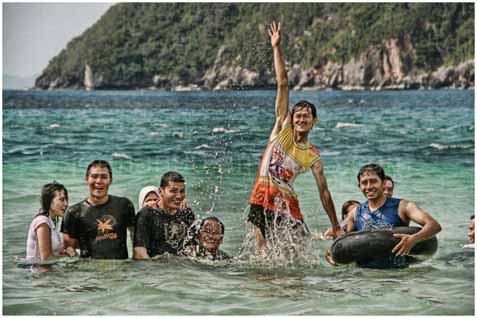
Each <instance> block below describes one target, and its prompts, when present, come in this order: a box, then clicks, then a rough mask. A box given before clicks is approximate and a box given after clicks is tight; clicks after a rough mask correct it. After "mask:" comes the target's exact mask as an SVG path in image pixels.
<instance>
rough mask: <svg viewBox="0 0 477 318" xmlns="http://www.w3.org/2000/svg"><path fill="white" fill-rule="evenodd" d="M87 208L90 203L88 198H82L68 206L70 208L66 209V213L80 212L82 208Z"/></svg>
mask: <svg viewBox="0 0 477 318" xmlns="http://www.w3.org/2000/svg"><path fill="white" fill-rule="evenodd" d="M86 208H88V205H87V204H86V199H84V200H81V201H80V202H78V203H75V204H73V205H70V206H69V207H68V209H66V212H65V213H72V214H75V213H80V212H81V211H82V210H84V209H86Z"/></svg>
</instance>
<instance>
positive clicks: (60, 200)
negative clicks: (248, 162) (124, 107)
mask: <svg viewBox="0 0 477 318" xmlns="http://www.w3.org/2000/svg"><path fill="white" fill-rule="evenodd" d="M85 180H86V183H87V185H88V188H89V195H88V197H87V198H86V199H84V200H83V201H81V202H79V203H77V204H75V205H72V206H71V207H69V208H68V209H67V207H68V191H67V190H66V188H65V187H64V186H63V185H62V184H60V183H56V182H53V183H49V184H46V185H44V186H43V188H42V193H41V208H40V211H39V212H38V214H37V215H36V217H35V218H34V219H33V221H32V223H31V225H30V230H29V236H28V240H27V260H46V259H49V258H51V257H55V256H66V255H68V256H75V255H76V251H77V249H79V252H80V256H81V257H90V258H96V259H126V258H128V249H127V244H126V243H127V232H128V230H129V232H130V233H131V238H132V240H133V246H134V250H133V258H134V259H148V258H154V257H155V256H157V255H161V254H163V253H166V252H167V253H170V254H173V255H188V256H197V257H208V258H210V259H214V260H216V259H225V258H227V257H228V255H227V254H226V253H224V252H222V251H221V250H220V249H219V246H220V244H221V243H222V241H223V236H224V230H225V226H224V224H223V223H222V222H221V221H220V220H219V219H218V218H216V217H206V218H204V219H201V220H196V216H195V214H194V212H193V211H192V210H191V209H190V208H189V207H188V206H187V204H186V202H185V196H186V192H185V185H186V183H185V179H184V177H183V176H182V175H181V174H179V173H177V172H174V171H169V172H167V173H165V174H164V175H163V176H162V179H161V184H160V186H159V187H155V186H147V187H144V188H143V189H142V191H141V192H140V194H139V211H138V213H137V215H136V214H135V209H134V205H133V204H132V202H131V201H130V200H129V199H128V198H125V197H119V196H114V195H111V194H109V186H110V185H111V183H112V180H113V173H112V169H111V166H110V164H109V163H108V162H107V161H104V160H94V161H92V162H91V163H90V164H89V165H88V167H87V169H86V176H85ZM58 217H62V218H63V220H62V223H61V232H62V233H63V240H61V239H60V235H59V233H58V231H57V229H56V224H57V222H56V221H55V220H56V219H57V218H58Z"/></svg>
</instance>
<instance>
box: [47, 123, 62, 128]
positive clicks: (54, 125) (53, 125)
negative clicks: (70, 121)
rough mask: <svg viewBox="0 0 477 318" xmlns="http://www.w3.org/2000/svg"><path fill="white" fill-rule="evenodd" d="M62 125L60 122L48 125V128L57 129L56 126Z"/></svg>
mask: <svg viewBox="0 0 477 318" xmlns="http://www.w3.org/2000/svg"><path fill="white" fill-rule="evenodd" d="M60 127H61V125H60V124H51V125H50V126H48V129H55V128H60Z"/></svg>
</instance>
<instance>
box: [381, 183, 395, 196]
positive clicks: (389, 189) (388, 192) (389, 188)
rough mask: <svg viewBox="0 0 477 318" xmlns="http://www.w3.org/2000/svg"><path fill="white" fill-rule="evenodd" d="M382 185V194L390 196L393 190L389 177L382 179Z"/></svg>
mask: <svg viewBox="0 0 477 318" xmlns="http://www.w3.org/2000/svg"><path fill="white" fill-rule="evenodd" d="M383 187H384V195H385V196H386V197H388V198H390V197H392V196H393V191H394V185H393V182H392V181H391V180H389V179H387V180H384V182H383Z"/></svg>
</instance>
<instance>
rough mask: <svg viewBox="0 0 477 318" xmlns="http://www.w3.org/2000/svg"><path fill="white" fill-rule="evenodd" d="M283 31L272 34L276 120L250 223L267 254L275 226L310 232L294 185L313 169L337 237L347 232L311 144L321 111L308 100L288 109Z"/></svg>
mask: <svg viewBox="0 0 477 318" xmlns="http://www.w3.org/2000/svg"><path fill="white" fill-rule="evenodd" d="M280 31H281V26H280V23H279V24H278V25H277V24H276V23H275V22H273V23H272V24H271V25H270V29H269V30H268V34H269V36H270V41H271V45H272V48H273V58H274V65H275V72H276V78H277V97H276V101H275V115H276V118H275V125H274V127H273V130H272V132H271V135H270V138H269V142H268V145H267V147H266V149H265V152H264V154H263V157H262V160H261V163H260V168H259V172H258V176H257V179H256V181H255V185H254V187H253V190H252V194H251V197H250V201H249V203H250V212H249V215H248V221H249V222H251V223H252V224H253V225H254V226H255V237H256V243H257V247H258V249H259V250H261V251H263V250H264V248H265V246H266V242H267V240H268V241H269V240H270V239H271V235H272V233H273V232H274V231H272V228H275V229H276V227H277V225H280V224H285V223H286V224H289V226H287V228H289V229H291V228H293V230H294V231H295V232H298V233H301V234H304V233H306V232H307V229H306V227H305V224H304V221H303V217H304V216H303V214H302V213H301V211H300V207H299V204H298V198H297V194H296V192H295V190H294V188H293V182H294V181H295V179H296V177H297V176H298V175H299V174H300V173H303V172H305V171H307V170H308V169H309V168H311V169H312V172H313V176H314V177H315V181H316V184H317V186H318V191H319V193H320V199H321V202H322V204H323V207H324V209H325V211H326V213H327V214H328V217H329V219H330V222H331V226H332V228H333V233H332V234H333V236H337V235H341V234H342V233H343V231H342V230H341V229H340V227H339V224H338V220H337V218H336V212H335V207H334V204H333V200H332V198H331V194H330V191H329V190H328V184H327V181H326V177H325V174H324V165H323V161H322V160H321V157H320V153H319V151H318V149H316V147H314V146H313V145H311V143H310V142H309V140H308V135H309V133H310V131H311V130H312V129H313V126H314V125H315V124H316V122H317V116H316V108H315V106H314V105H313V104H312V103H310V102H307V101H301V102H298V103H297V104H296V105H295V106H293V108H292V110H291V112H290V110H289V108H288V103H289V92H288V77H287V73H286V70H285V63H284V62H283V58H282V52H281V49H280V40H281V35H280Z"/></svg>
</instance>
